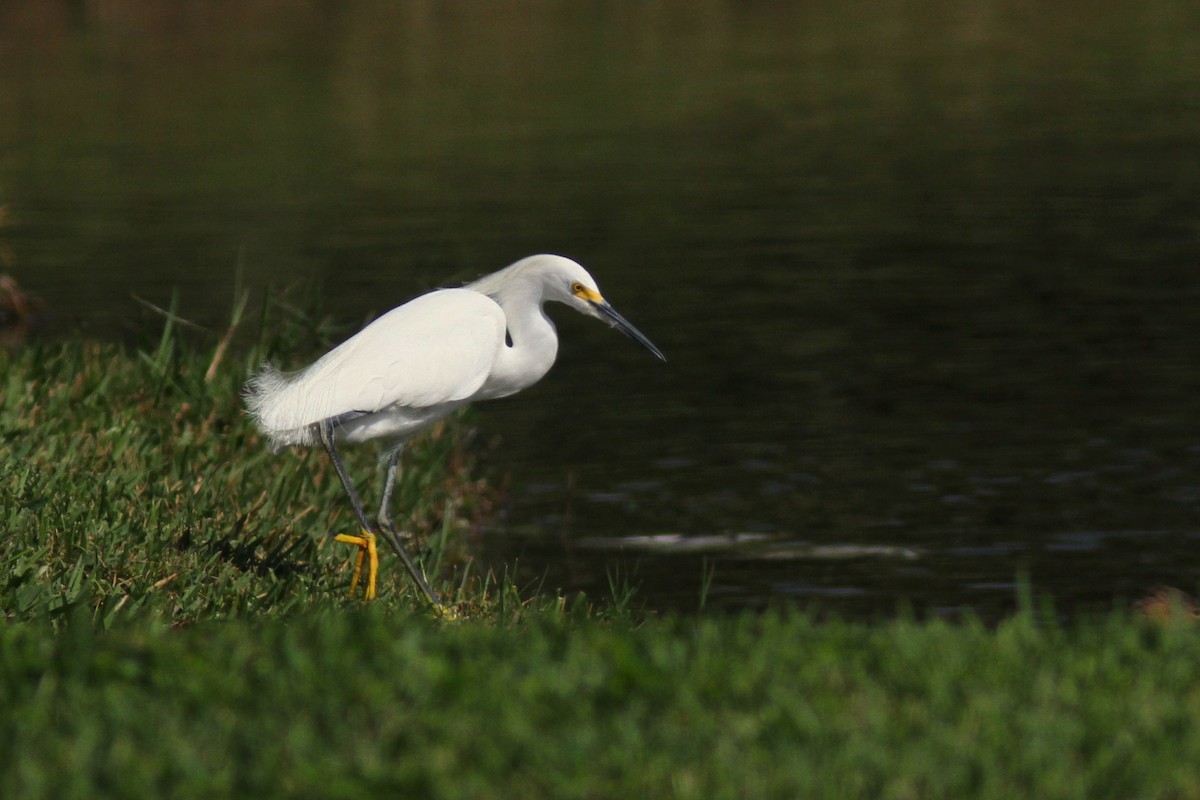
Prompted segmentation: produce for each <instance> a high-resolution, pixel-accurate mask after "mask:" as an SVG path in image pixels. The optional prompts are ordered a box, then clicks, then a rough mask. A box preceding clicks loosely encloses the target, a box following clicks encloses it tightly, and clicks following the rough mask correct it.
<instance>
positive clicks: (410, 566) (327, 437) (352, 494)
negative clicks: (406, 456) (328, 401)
mask: <svg viewBox="0 0 1200 800" xmlns="http://www.w3.org/2000/svg"><path fill="white" fill-rule="evenodd" d="M318 429H319V431H320V435H321V444H323V445H325V452H327V453H329V460H330V461H332V462H333V468H334V469H335V470H337V474H338V477H339V478H341V479H342V488H344V489H345V490H346V495H347V496H348V497H349V498H350V503H351V504H352V505H353V506H354V513H355V515H356V516H357V517H358V524H359V525H361V526H362V529H363V530H364V531H370V532H371V533H379V531H377V530H376V529H375V528H374V527H372V526H371V524H370V523H369V522H367V515H366V512H364V511H363V505H362V501H361V500H359V498H358V492H356V491H354V484H353V483H351V482H350V476H349V475H347V474H346V468H345V467H344V466H342V459H341V458H340V457H339V456H338V452H337V447H336V446H335V445H334V443H333V420H329V419H327V420H324V421H322V422H321V423H320V425H319V427H318ZM399 455H400V453H399V450H397V451H396V458H399ZM392 466H394V465H392ZM392 475H393V477H394V476H395V473H394V471H393V472H392ZM389 522H390V520H389ZM383 534H384V538H385V539H387V542H388V544H390V545H391V546H392V549H393V550H395V551H396V555H398V556H400V560H401V561H402V562H404V567H405V569H407V570H408V574H409V575H411V576H412V579H413V581H415V582H416V584H417V587H418V588H420V590H421V592H422V593H423V594H424V595H425V597H426V598H427V599H428V600H429V602H430V603H432V604H433V605H435V606H439V607H440V606H441V603H440V602H439V601H438V597H437V594H435V593H434V591H433V587H432V586H430V585H429V581H427V580H425V576H424V575H423V574H421V571H420V570H419V569H417V565H416V563H414V562H413V560H412V557H411V556H409V554H408V552H407V551H406V550H405V549H404V547H403V545H401V544H400V539H399V537H398V536H396V531H395V530H394V529H392V528H391V526H390V525H389V526H388V527H387V528H385V529H384V530H383Z"/></svg>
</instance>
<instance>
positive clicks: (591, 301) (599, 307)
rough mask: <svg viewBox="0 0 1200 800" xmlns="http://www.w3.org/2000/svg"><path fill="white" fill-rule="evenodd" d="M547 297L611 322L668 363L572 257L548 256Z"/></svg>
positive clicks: (660, 352) (580, 311) (582, 312)
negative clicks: (618, 310) (609, 301)
mask: <svg viewBox="0 0 1200 800" xmlns="http://www.w3.org/2000/svg"><path fill="white" fill-rule="evenodd" d="M546 258H548V259H552V260H551V261H548V262H547V264H548V267H549V269H548V270H547V273H546V278H547V283H546V285H545V292H546V294H545V297H546V299H547V300H557V301H558V302H560V303H565V304H567V305H568V306H570V307H571V308H573V309H575V310H576V311H578V312H579V313H581V314H586V315H588V316H589V317H595V318H596V319H598V320H601V321H603V322H606V323H608V324H609V325H611V326H613V327H614V328H616V329H617V330H619V331H620V332H621V333H623V334H625V335H626V336H628V337H629V338H630V339H633V340H634V341H635V342H637V343H638V344H640V345H641V346H642V347H644V348H646V349H647V350H649V351H650V352H651V353H653V354H654V355H655V356H656V357H658V358H659V359H661V360H663V361H666V360H667V357H666V356H664V355H663V354H662V351H661V350H659V349H658V348H657V347H655V346H654V343H653V342H651V341H650V340H649V339H647V338H646V336H645V335H644V334H642V332H641V331H639V330H638V329H637V328H635V327H633V325H631V324H629V321H628V320H626V319H625V318H624V317H622V316H621V315H620V314H618V313H617V311H616V309H614V308H613V307H612V306H611V305H609V303H608V301H607V300H605V299H604V296H603V295H601V294H600V289H599V287H598V286H596V281H595V280H594V279H593V278H592V276H591V275H589V274H588V271H587V270H586V269H584V268H583V267H581V266H579V264H577V263H575V262H574V261H572V260H570V259H569V258H562V257H561V256H547V257H546Z"/></svg>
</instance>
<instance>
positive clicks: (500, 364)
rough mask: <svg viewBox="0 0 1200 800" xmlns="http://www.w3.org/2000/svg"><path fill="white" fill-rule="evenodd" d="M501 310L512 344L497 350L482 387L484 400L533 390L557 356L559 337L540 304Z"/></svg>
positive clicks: (516, 304) (513, 304)
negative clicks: (530, 388) (523, 390)
mask: <svg viewBox="0 0 1200 800" xmlns="http://www.w3.org/2000/svg"><path fill="white" fill-rule="evenodd" d="M510 305H511V306H515V307H509V306H510ZM501 308H503V309H504V315H505V317H506V319H507V326H508V337H507V338H508V339H510V340H511V341H512V344H511V345H506V346H505V347H502V348H501V349H500V355H499V357H498V358H497V359H496V365H495V366H494V367H493V368H492V372H491V374H490V375H489V376H488V380H487V383H486V384H485V385H484V387H483V392H484V393H485V394H486V396H487V397H504V396H506V395H510V394H513V393H514V392H519V391H521V390H522V389H524V388H526V387H528V386H532V385H533V384H535V383H537V382H538V381H539V380H541V378H542V376H543V375H545V374H546V373H547V372H549V371H550V367H551V366H553V365H554V358H555V356H557V355H558V334H557V333H556V332H555V329H554V323H553V322H551V321H550V318H549V317H547V316H546V312H545V310H544V309H543V308H542V304H541V303H530V302H528V301H526V302H525V303H510V304H504V303H502V304H501Z"/></svg>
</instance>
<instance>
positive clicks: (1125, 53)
mask: <svg viewBox="0 0 1200 800" xmlns="http://www.w3.org/2000/svg"><path fill="white" fill-rule="evenodd" d="M0 205H3V206H4V208H5V209H6V212H7V214H6V216H5V218H4V226H3V227H2V228H0V245H2V246H0V256H3V258H4V259H5V262H6V263H5V264H4V266H3V268H2V269H3V271H7V272H9V273H10V274H12V275H14V276H16V277H17V279H18V280H19V281H20V282H21V283H22V285H23V286H24V287H25V288H26V289H28V290H31V291H33V292H35V293H37V294H38V295H40V296H41V297H42V298H43V299H44V300H45V301H46V303H47V305H48V308H49V309H50V310H51V313H52V316H51V317H50V320H49V327H50V328H51V329H52V330H55V331H58V332H68V331H75V330H81V331H83V332H84V333H85V334H86V335H91V336H97V337H104V338H120V339H126V340H140V339H144V338H146V337H148V336H153V335H154V334H155V333H156V332H157V331H158V330H159V327H160V322H159V321H158V320H157V319H156V318H155V317H154V315H153V314H152V313H150V312H148V311H147V310H146V309H145V308H144V307H143V306H141V305H139V304H138V303H137V302H135V300H134V299H133V298H134V297H135V296H136V297H139V298H142V299H144V300H146V301H149V302H151V303H155V304H159V305H163V306H165V305H167V304H169V302H170V298H171V294H172V292H173V291H174V290H178V292H179V297H180V307H179V310H180V313H181V314H182V315H183V316H185V317H187V318H189V319H191V320H194V321H196V322H197V323H200V324H203V325H207V326H210V327H213V328H220V327H222V326H223V325H224V324H225V322H226V320H227V317H228V314H229V311H230V309H231V307H232V301H233V300H232V299H233V297H234V294H235V291H236V290H237V287H238V285H239V281H240V282H241V283H242V284H244V285H246V286H249V287H251V288H253V289H255V290H256V291H262V290H263V289H265V287H267V286H274V287H287V286H293V285H313V284H314V283H315V284H316V285H318V286H320V287H322V289H321V295H322V303H323V309H324V310H325V311H326V312H327V313H330V314H333V315H334V316H336V317H337V318H338V319H340V320H343V321H345V322H346V323H347V326H348V328H347V330H351V329H352V328H353V327H354V325H355V324H356V322H357V321H359V320H363V319H366V318H367V317H368V316H369V315H371V314H377V313H380V312H382V311H384V310H386V309H387V308H388V307H390V306H392V305H396V304H398V303H399V302H401V301H403V300H405V299H407V298H409V297H411V296H412V295H414V294H416V293H418V292H421V291H424V290H427V289H429V288H432V287H434V286H438V285H453V284H455V283H458V282H461V281H464V280H467V279H469V278H472V277H474V276H476V275H478V274H480V273H483V272H488V271H491V270H493V269H496V268H499V267H501V266H504V265H505V264H507V263H509V262H511V261H513V260H515V259H517V258H519V257H521V256H523V255H526V254H529V253H534V252H559V253H563V254H566V255H570V256H572V257H574V258H576V259H577V260H579V261H581V262H582V263H583V264H585V265H586V266H588V267H589V268H590V269H591V271H592V273H593V274H594V275H595V276H596V277H597V280H598V281H599V283H600V285H601V287H602V288H603V289H604V290H605V294H606V296H607V297H608V298H609V299H610V300H611V301H612V302H613V303H614V305H615V306H616V307H617V308H618V309H620V310H621V311H622V313H624V314H625V315H626V316H627V317H628V318H629V319H630V320H631V321H632V322H634V324H636V325H638V327H640V328H641V329H642V330H643V331H644V332H645V333H646V334H647V335H649V336H650V337H651V338H652V339H653V340H654V341H655V342H656V343H657V344H658V345H659V346H660V347H661V348H662V349H663V350H664V351H665V352H666V353H667V356H668V358H669V361H668V363H667V364H666V365H663V364H660V363H658V362H656V361H655V360H654V359H652V358H650V357H648V356H647V355H646V353H645V352H643V351H641V350H639V349H638V348H636V347H635V346H633V345H631V344H630V343H629V342H628V341H627V340H625V339H624V338H623V337H620V336H617V335H616V334H614V333H613V332H612V331H609V330H606V329H605V328H603V327H602V326H599V325H596V324H595V323H594V322H592V321H589V320H585V319H583V318H574V315H567V314H565V313H558V314H555V316H556V319H557V320H558V321H559V330H560V332H561V333H562V334H563V342H562V347H561V350H560V356H559V362H558V364H557V365H556V367H555V369H554V371H552V372H551V374H550V375H549V376H548V377H547V378H546V379H545V380H544V381H543V382H542V383H541V384H539V385H538V386H536V387H534V388H533V389H530V390H528V391H527V392H525V393H522V394H521V395H520V396H518V397H515V398H511V399H508V400H504V401H499V402H496V403H492V404H490V405H485V406H480V407H479V408H478V409H477V413H476V417H475V420H476V422H477V423H478V425H479V427H480V429H481V431H482V433H483V436H482V438H483V439H484V440H485V441H496V442H498V444H497V446H496V447H494V448H491V449H487V450H486V451H485V452H486V460H487V464H488V467H489V469H491V470H492V471H493V474H496V475H506V476H507V486H508V495H507V498H508V499H507V503H506V505H505V508H504V512H503V514H502V516H501V517H500V518H499V519H497V520H496V521H495V522H494V524H492V525H491V526H490V527H489V529H488V530H487V531H486V532H485V534H484V536H483V538H482V541H481V544H480V552H481V557H482V558H484V559H485V560H486V561H487V562H488V563H492V564H496V565H501V564H509V565H511V564H514V563H515V564H517V565H518V566H517V568H518V569H519V574H520V575H521V576H522V580H523V581H524V582H525V583H526V585H531V586H533V585H539V584H540V585H541V586H543V587H544V588H545V590H547V591H551V590H553V589H556V588H561V589H563V590H565V591H576V590H584V591H586V592H588V593H589V594H591V595H595V596H601V597H603V596H606V595H607V594H608V592H609V582H610V580H615V581H616V582H618V583H625V584H629V585H632V586H635V587H637V588H638V589H639V597H640V600H641V601H642V602H644V603H645V604H646V605H648V606H650V607H659V608H681V609H690V608H695V607H696V606H697V605H698V603H699V602H700V599H701V597H702V596H704V597H705V600H706V602H707V606H708V607H709V608H733V607H744V606H751V607H758V606H762V605H765V604H768V603H780V602H798V603H801V604H803V605H811V606H815V607H816V608H818V609H822V610H824V611H828V612H832V613H839V614H846V615H852V616H874V615H886V614H891V613H894V612H895V611H896V610H897V608H900V607H902V606H905V605H907V606H910V607H912V608H914V609H916V610H917V611H918V612H919V613H922V614H924V613H930V614H954V613H957V612H958V611H959V610H961V609H971V610H974V611H975V612H977V613H980V614H982V615H984V616H992V615H994V614H997V613H1002V612H1003V611H1004V610H1005V609H1007V608H1010V607H1011V606H1012V605H1013V604H1014V601H1015V593H1016V592H1015V584H1016V581H1017V578H1018V575H1028V577H1029V581H1030V583H1031V584H1032V586H1033V588H1034V590H1035V591H1038V592H1046V593H1049V594H1050V595H1052V596H1053V597H1054V598H1055V601H1056V604H1057V607H1058V608H1059V609H1060V610H1062V611H1063V612H1064V613H1073V612H1075V611H1078V610H1083V609H1093V610H1094V609H1107V608H1110V607H1112V606H1113V605H1115V604H1119V603H1123V602H1127V601H1128V600H1129V599H1132V598H1133V597H1136V596H1139V595H1141V594H1144V593H1145V592H1147V591H1148V590H1149V589H1151V588H1152V587H1154V586H1155V585H1158V584H1171V585H1175V586H1179V587H1180V588H1183V589H1185V590H1187V591H1193V590H1195V589H1196V587H1197V585H1198V584H1200V414H1198V413H1197V412H1198V409H1197V397H1198V396H1200V327H1198V324H1197V320H1198V319H1200V5H1197V4H1196V3H1194V2H1185V1H1184V0H1179V1H1178V2H1150V3H1118V2H1105V1H1104V0H1102V1H1101V2H1100V3H1086V4H1084V3H1079V2H1066V3H1059V4H1033V5H1031V4H1028V3H1021V2H965V3H962V2H931V3H910V2H888V1H887V0H885V1H884V2H882V3H878V2H873V3H865V2H856V1H854V0H852V2H849V3H845V2H810V3H797V4H790V5H789V4H774V3H740V2H716V1H715V0H710V1H707V2H670V1H667V2H656V3H632V2H630V3H607V2H604V3H602V2H590V3H589V2H582V3H553V2H531V3H482V4H481V3H435V2H413V3H405V4H400V5H399V6H397V5H396V4H393V3H388V2H376V3H370V2H368V3H360V4H355V5H354V7H353V8H352V9H341V8H339V7H337V6H336V5H333V4H327V3H315V2H314V3H273V2H265V1H263V2H249V3H245V2H242V3H234V2H228V3H226V2H206V3H186V4H182V5H181V4H178V3H175V2H165V0H164V2H135V1H134V0H127V1H126V2H97V3H88V4H78V3H67V2H63V3H54V2H46V1H45V0H40V1H39V2H32V0H27V2H14V3H6V4H4V5H3V6H2V7H0ZM551 311H552V313H553V309H552V310H551ZM312 355H314V354H312V353H309V354H294V355H292V356H291V359H292V362H291V363H285V366H289V367H295V366H300V365H302V364H303V363H305V362H306V361H307V360H308V358H309V357H310V356H312ZM281 360H283V361H284V362H288V357H286V356H281Z"/></svg>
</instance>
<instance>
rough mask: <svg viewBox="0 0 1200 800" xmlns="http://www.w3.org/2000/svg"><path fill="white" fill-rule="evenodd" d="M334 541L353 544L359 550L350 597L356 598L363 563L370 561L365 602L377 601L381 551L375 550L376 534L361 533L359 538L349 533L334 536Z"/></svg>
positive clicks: (364, 593) (351, 582) (351, 580)
mask: <svg viewBox="0 0 1200 800" xmlns="http://www.w3.org/2000/svg"><path fill="white" fill-rule="evenodd" d="M333 538H334V541H338V542H344V543H345V544H352V545H354V546H355V547H357V548H358V558H356V559H355V560H354V577H353V578H351V579H350V596H351V597H354V590H355V589H357V588H358V578H359V576H360V575H361V574H362V566H363V561H364V560H366V559H370V561H369V562H368V566H367V588H366V591H365V592H363V599H364V600H374V599H375V575H376V573H378V572H379V551H378V550H377V549H376V548H375V534H373V533H371V531H366V530H364V531H359V534H358V536H352V535H351V534H348V533H339V534H338V535H337V536H334V537H333Z"/></svg>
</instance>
